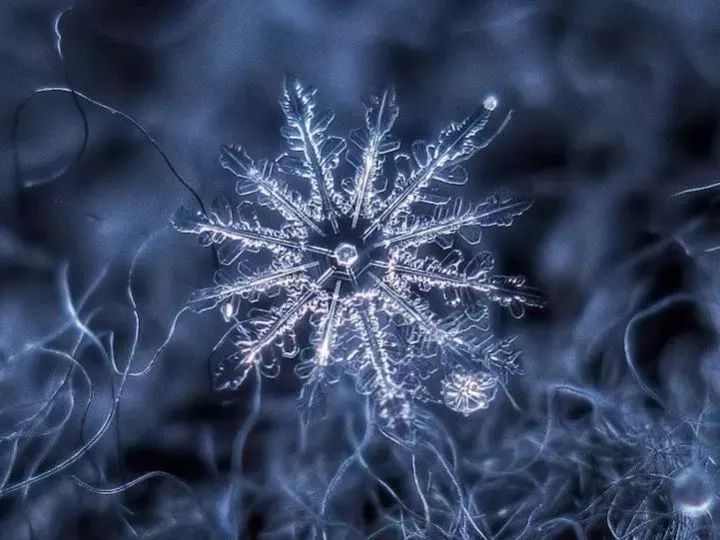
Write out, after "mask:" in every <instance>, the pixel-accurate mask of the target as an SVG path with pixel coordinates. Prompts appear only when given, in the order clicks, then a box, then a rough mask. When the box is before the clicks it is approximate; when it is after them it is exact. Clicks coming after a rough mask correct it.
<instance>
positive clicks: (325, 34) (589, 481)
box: [0, 0, 720, 539]
mask: <svg viewBox="0 0 720 540" xmlns="http://www.w3.org/2000/svg"><path fill="white" fill-rule="evenodd" d="M0 10H1V15H2V16H0V27H1V28H2V32H1V33H0V36H1V38H0V39H2V48H1V49H0V51H1V54H0V68H1V69H0V72H1V73H2V74H3V82H2V84H1V85H0V96H1V97H0V104H1V105H0V125H1V126H2V130H1V131H0V133H1V134H2V135H0V137H2V138H1V139H0V163H1V165H2V168H1V169H0V172H1V173H2V174H1V176H0V363H1V364H0V366H1V373H2V374H1V376H0V429H1V430H2V431H1V433H0V487H1V488H2V489H1V490H0V492H2V490H5V491H4V492H3V496H2V498H1V499H0V522H2V530H3V531H4V532H3V533H2V535H0V536H3V537H5V538H12V539H55V538H57V539H66V538H67V539H74V538H78V539H80V538H82V539H86V538H87V539H94V538H103V539H111V538H173V539H175V538H180V539H184V538H188V539H196V538H197V539H203V538H211V539H214V538H222V539H225V538H353V539H354V538H368V537H370V536H371V535H372V534H375V536H372V537H373V538H389V539H393V538H433V539H434V538H613V537H616V538H653V539H659V538H714V537H715V536H716V535H717V532H716V531H715V530H714V525H713V523H714V519H715V518H716V517H717V508H716V497H717V495H718V489H720V482H719V481H720V477H718V474H717V460H718V459H720V456H718V455H717V454H718V452H719V450H720V448H718V436H719V435H720V432H719V431H718V428H719V427H720V423H719V422H720V416H719V415H718V392H720V378H719V373H720V363H719V362H720V358H719V357H718V348H717V347H718V324H719V323H720V312H719V311H718V305H717V298H716V296H717V294H716V289H717V285H718V283H717V278H718V265H717V263H718V260H719V259H718V258H719V257H720V251H719V252H715V251H714V249H715V248H717V247H718V246H720V227H719V226H720V222H719V221H720V220H719V218H718V215H720V214H718V208H717V206H718V205H719V204H720V200H719V199H718V194H719V193H720V187H718V188H713V187H712V185H713V184H714V183H716V182H719V181H720V178H718V174H717V173H718V165H719V163H718V162H719V160H720V138H719V134H720V132H719V129H718V126H719V122H720V56H719V55H718V48H719V47H720V5H719V4H718V3H717V2H715V1H710V0H707V1H704V0H692V1H685V2H682V1H679V0H656V1H654V2H643V1H639V0H638V1H633V0H611V1H605V2H593V1H590V0H544V1H542V2H529V1H513V0H503V1H469V0H467V1H466V0H458V1H456V2H441V1H433V0H420V1H413V2H410V1H404V0H392V1H383V2H380V1H375V0H357V1H355V0H351V1H347V2H332V1H329V0H323V1H321V0H315V1H310V0H268V1H266V2H250V1H237V0H232V1H226V0H174V1H140V0H122V1H120V0H93V1H89V0H88V1H79V2H76V3H75V4H71V3H68V2H60V1H44V0H35V1H33V2H29V3H28V2H13V1H10V2H5V3H4V4H3V6H2V7H1V8H0ZM63 12H64V14H63V15H62V17H59V15H60V14H61V13H63ZM288 74H291V75H294V76H297V77H298V78H300V79H301V80H303V81H304V82H306V83H308V84H312V85H315V86H316V87H318V89H319V94H318V95H319V99H320V102H321V104H322V105H324V106H329V107H332V108H334V110H335V112H336V114H337V117H336V121H335V123H334V124H333V128H332V131H333V132H334V134H338V135H343V134H345V133H347V132H348V131H349V130H351V129H353V128H355V127H359V126H360V125H361V124H362V122H363V114H364V113H363V109H362V105H361V98H363V97H365V96H367V95H368V94H371V93H373V92H376V91H377V90H378V89H379V88H381V87H383V86H385V85H387V84H389V83H392V84H394V85H395V87H396V90H397V93H398V100H399V104H400V109H401V113H400V118H399V119H398V123H397V128H396V130H395V132H396V134H397V135H398V137H399V138H400V139H401V140H403V141H404V145H405V147H406V148H407V147H408V146H409V144H410V143H411V142H412V141H414V140H416V139H421V138H432V137H434V136H435V135H436V134H437V133H438V132H439V131H440V130H441V129H442V128H443V127H444V126H445V125H446V124H447V123H448V122H449V121H450V120H459V119H461V118H463V117H464V116H465V115H467V114H468V113H470V112H471V111H472V110H474V109H475V108H476V107H477V106H479V105H480V104H481V103H482V100H483V99H484V97H485V96H486V95H487V94H490V93H493V94H495V95H496V96H498V97H499V99H500V101H501V104H502V106H503V107H505V108H512V109H513V110H514V115H513V118H512V121H511V123H510V124H509V125H508V127H507V128H506V130H505V131H504V132H503V133H502V135H501V136H500V137H499V138H498V139H497V141H496V142H495V143H494V144H493V145H492V146H491V147H490V148H488V149H487V150H485V151H483V152H482V153H481V154H480V155H479V156H478V157H476V158H475V159H474V160H472V161H471V162H470V163H469V166H468V169H469V173H470V179H471V180H470V182H469V183H468V185H467V186H465V187H464V188H462V190H461V194H462V195H463V196H465V197H467V198H468V199H470V200H479V199H480V198H481V197H483V196H485V195H489V194H491V193H492V192H494V191H496V190H498V189H508V190H511V191H513V192H516V193H518V194H521V195H523V196H525V197H528V198H531V199H533V200H534V201H535V204H534V206H533V208H532V209H531V210H530V211H529V212H527V213H526V214H525V215H524V216H523V217H522V218H521V219H519V220H517V222H516V224H515V225H514V226H513V227H512V228H509V229H505V228H503V229H502V230H495V231H490V232H489V233H488V234H487V235H486V237H485V238H486V240H485V243H486V245H487V246H488V247H489V248H490V250H491V251H492V252H493V253H494V254H495V256H496V259H497V261H498V268H499V270H500V271H502V272H504V273H509V274H523V275H525V276H527V278H528V281H529V282H530V283H531V284H532V285H533V286H536V287H538V288H539V289H541V290H542V291H543V292H544V293H545V295H546V296H547V299H548V306H547V307H546V308H545V309H543V310H532V311H530V312H528V314H527V315H526V316H525V317H524V318H523V319H520V320H515V319H513V318H512V317H509V316H508V315H507V314H503V313H498V314H497V317H496V321H495V322H496V325H497V328H498V332H499V333H500V334H502V335H506V336H509V335H517V336H518V343H519V344H520V347H521V348H522V349H523V350H524V351H525V354H524V358H523V366H524V369H525V375H524V376H523V377H518V378H516V380H514V381H513V383H512V385H511V386H512V391H513V396H514V397H515V398H516V400H517V402H518V408H519V410H517V409H516V408H514V407H512V406H511V404H510V403H509V402H508V400H507V399H505V398H504V397H502V396H500V397H499V398H498V400H497V402H496V403H494V404H493V406H492V407H491V408H490V409H489V410H487V411H483V412H481V413H479V414H476V415H472V416H470V417H467V418H466V417H462V416H459V415H451V414H446V413H442V412H439V411H432V412H431V413H429V414H431V415H432V420H429V422H430V423H431V424H433V425H435V423H436V424H437V427H436V428H435V429H434V430H433V433H434V434H435V438H436V440H435V441H434V442H433V444H430V443H428V445H427V446H426V448H425V449H424V450H423V451H422V452H420V453H419V454H418V455H417V459H415V456H411V454H410V453H409V452H408V451H407V450H406V449H403V448H400V447H398V446H397V445H395V443H392V442H391V441H389V440H388V439H386V438H384V437H382V436H381V435H379V434H377V433H376V432H374V431H373V429H372V425H371V422H370V421H369V420H368V417H367V415H366V411H365V404H364V402H363V400H362V398H361V397H359V396H357V395H355V394H354V392H352V391H351V390H349V389H348V388H346V387H344V386H342V385H339V386H338V387H336V391H335V394H334V395H333V396H331V401H330V404H329V409H330V413H329V415H328V417H327V418H326V419H325V420H324V421H322V422H318V423H316V424H314V425H313V426H312V428H311V429H310V431H305V430H302V429H300V428H299V427H298V422H297V407H296V402H295V397H296V396H297V393H298V391H299V386H300V385H299V383H298V382H297V381H296V380H295V378H294V377H293V376H292V371H291V370H290V369H286V370H285V374H286V375H287V376H285V375H283V376H281V377H280V378H279V379H274V380H264V381H262V383H258V382H257V381H256V380H248V381H247V382H246V383H245V385H244V386H243V387H241V388H240V390H238V391H237V392H234V393H233V392H214V391H213V390H212V386H211V381H210V376H209V367H208V366H209V364H210V352H211V350H212V347H213V345H214V343H215V342H216V341H217V340H218V338H219V337H220V336H221V335H222V333H223V332H224V330H225V327H224V324H223V321H222V319H221V318H220V316H219V315H218V314H217V313H207V314H203V315H183V316H182V317H180V318H179V319H178V320H177V326H176V328H175V333H174V335H173V338H172V340H170V342H169V343H168V344H167V346H166V347H165V348H164V349H163V351H162V353H161V354H160V355H159V357H158V359H157V362H156V363H154V364H153V366H152V369H150V370H149V371H148V373H147V374H145V375H143V376H137V377H130V378H129V379H128V380H127V381H126V383H123V382H122V373H123V370H124V368H125V367H126V362H127V358H128V357H129V356H130V355H131V354H133V353H134V354H133V356H132V357H133V359H134V360H133V362H134V364H133V366H132V370H133V371H134V370H142V368H143V367H145V366H147V365H149V364H150V363H151V362H152V359H153V355H154V352H155V351H156V350H157V349H158V347H160V346H161V345H163V342H164V340H165V339H166V337H167V335H168V332H169V330H170V328H171V326H172V325H173V321H174V318H175V316H176V314H177V312H178V310H180V309H181V307H182V305H183V303H184V301H185V299H186V298H187V295H188V293H189V292H190V291H191V290H193V289H195V288H197V287H200V286H204V285H207V284H208V283H209V281H210V280H211V278H212V273H213V270H214V262H213V259H212V252H211V251H210V250H208V249H203V248H201V247H200V246H198V245H197V244H196V243H195V242H194V240H193V239H192V238H189V237H187V236H185V235H181V234H178V233H177V232H174V231H173V230H172V227H171V225H170V220H171V217H172V215H173V213H174V212H175V210H176V209H177V208H178V207H179V206H182V205H188V206H191V207H197V204H198V202H197V198H199V199H200V200H201V201H203V202H204V203H208V202H209V201H210V200H211V199H212V197H213V196H214V195H215V194H216V193H218V192H225V193H232V190H233V181H232V178H231V177H230V175H229V174H228V173H227V171H225V170H223V169H222V168H221V167H220V166H219V164H218V155H219V148H220V145H221V144H223V143H241V144H243V145H246V146H247V148H248V149H249V150H250V151H251V152H252V153H253V155H254V156H267V157H273V156H276V155H277V154H279V153H280V152H281V151H283V141H282V138H281V136H280V134H279V129H280V127H281V125H282V112H281V110H280V107H279V105H278V99H279V96H280V93H281V87H282V81H283V79H284V77H285V76H286V75H288ZM53 87H63V88H69V87H72V88H74V89H75V90H76V91H77V92H80V93H82V94H83V95H84V96H86V97H88V98H91V99H92V100H96V101H97V102H99V103H100V105H98V103H95V104H93V103H91V102H89V101H88V100H87V99H84V98H81V97H78V96H76V95H73V94H72V93H70V92H64V91H60V92H49V91H48V92H41V93H38V94H35V95H33V94H34V92H36V91H37V90H38V89H42V88H53ZM119 113H122V114H119ZM123 115H127V116H123ZM171 167H172V168H174V170H173V169H171ZM181 180H182V181H181ZM183 182H185V184H183ZM703 186H710V187H707V189H699V188H702V187H703ZM134 257H136V259H135V266H134V271H133V273H132V291H133V298H134V300H135V302H136V306H137V308H136V311H135V312H136V313H137V320H138V321H139V322H138V323H137V329H138V332H137V339H135V328H136V327H135V324H136V323H135V316H134V312H133V309H132V304H131V302H130V298H129V297H128V276H129V272H130V266H131V264H132V261H133V258H134ZM110 332H112V337H110ZM111 339H112V340H114V347H113V348H112V350H115V355H116V358H109V357H108V353H107V351H108V350H110V349H109V348H108V344H109V340H111ZM133 343H136V345H135V346H133ZM113 362H115V365H116V367H117V368H118V369H117V371H118V373H119V374H116V375H112V372H111V370H110V369H109V367H111V366H112V365H113ZM75 363H79V364H80V365H81V368H82V369H81V368H80V367H77V366H75ZM73 366H75V367H73ZM260 384H261V386H262V388H261V389H260ZM119 388H121V390H122V392H121V399H120V400H119V402H118V403H119V404H118V405H117V406H115V405H114V403H115V401H114V400H115V396H116V395H118V389H119ZM260 390H262V391H260ZM88 403H89V404H88ZM86 404H88V405H86ZM109 413H112V414H109ZM96 433H97V434H101V435H102V436H101V437H100V438H99V440H97V441H94V440H93V436H94V435H95V434H96ZM88 443H92V444H88ZM78 448H81V449H86V450H87V451H83V452H81V455H75V453H76V450H77V449H78ZM348 458H351V459H350V460H348ZM56 466H58V468H57V470H54V469H53V467H56ZM45 471H49V473H50V474H47V475H43V473H44V472H45ZM338 471H340V474H337V472H338ZM38 475H40V476H38ZM26 479H31V481H30V482H27V483H23V481H24V480H26ZM135 480H137V482H134V481H135ZM328 486H331V487H330V489H329V488H328ZM120 487H122V489H120ZM328 494H329V495H328Z"/></svg>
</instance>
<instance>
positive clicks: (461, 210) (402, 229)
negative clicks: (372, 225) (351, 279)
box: [374, 195, 531, 247]
mask: <svg viewBox="0 0 720 540" xmlns="http://www.w3.org/2000/svg"><path fill="white" fill-rule="evenodd" d="M530 206H531V203H529V202H527V201H523V200H521V199H517V198H515V197H513V196H511V195H503V196H497V195H493V196H492V197H489V198H488V199H487V200H486V201H485V202H483V203H480V204H478V205H477V206H474V207H473V206H472V205H469V204H467V203H465V202H464V201H463V200H462V199H456V200H455V203H454V204H453V205H452V206H450V207H447V206H440V207H438V208H436V209H435V212H434V214H433V216H432V217H427V216H420V217H418V216H413V215H409V216H407V217H406V218H405V219H404V220H402V221H400V222H399V223H396V224H393V225H388V226H386V227H383V236H384V238H383V239H382V240H381V241H379V242H376V243H375V245H374V247H389V246H391V245H393V244H398V243H400V244H403V247H410V246H417V245H420V244H425V243H428V242H432V241H433V240H438V239H439V238H440V237H444V236H448V235H453V234H455V233H459V235H460V236H461V237H462V238H463V239H464V240H466V241H467V242H468V243H469V244H477V243H478V242H479V241H480V236H481V230H482V228H484V227H492V226H509V225H511V224H512V222H513V219H514V218H515V217H517V216H519V215H521V214H523V213H524V212H525V211H526V210H527V209H528V208H530ZM440 243H441V245H442V247H450V246H451V245H452V243H451V242H445V241H442V240H441V241H440Z"/></svg>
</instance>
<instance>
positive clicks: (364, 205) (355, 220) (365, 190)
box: [175, 79, 541, 425]
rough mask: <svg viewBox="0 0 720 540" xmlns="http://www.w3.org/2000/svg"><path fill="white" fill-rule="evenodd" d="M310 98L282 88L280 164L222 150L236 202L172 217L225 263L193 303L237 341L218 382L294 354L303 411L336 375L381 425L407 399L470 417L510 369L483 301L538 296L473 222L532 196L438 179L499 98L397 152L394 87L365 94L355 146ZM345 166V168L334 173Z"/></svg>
mask: <svg viewBox="0 0 720 540" xmlns="http://www.w3.org/2000/svg"><path fill="white" fill-rule="evenodd" d="M315 94H316V91H315V89H314V88H312V87H307V86H304V85H303V84H302V83H300V82H299V81H297V80H294V79H289V80H287V81H286V82H285V86H284V91H283V96H282V99H281V101H280V104H281V106H282V110H283V113H284V116H285V125H284V126H283V127H282V130H281V133H282V135H283V137H284V138H285V139H286V142H287V147H288V152H287V153H285V154H283V155H281V156H280V157H279V158H278V159H276V160H274V161H267V160H259V161H256V160H254V159H253V158H251V157H250V155H249V154H248V152H247V151H246V149H245V148H244V147H241V146H230V145H228V146H224V147H223V149H222V154H221V158H220V162H221V164H222V166H223V167H224V168H225V169H227V170H228V171H230V172H231V173H232V174H233V175H234V176H235V177H236V180H237V185H236V189H235V191H236V193H237V194H238V196H239V198H240V202H239V203H236V204H235V205H232V204H230V203H229V202H228V201H227V200H226V199H225V198H224V197H217V198H216V199H215V200H214V201H213V206H212V210H211V211H210V212H209V213H208V214H207V215H205V214H203V213H192V212H190V211H188V210H181V211H180V212H179V213H178V214H177V216H176V219H175V226H176V227H177V229H179V230H180V231H182V232H185V233H191V234H196V235H198V236H199V239H200V242H201V243H202V244H203V245H206V246H209V245H212V244H215V245H216V249H217V254H218V259H219V261H220V263H221V264H222V265H224V266H226V267H228V268H229V269H230V270H231V271H227V270H220V271H218V273H217V276H216V279H215V282H216V283H215V285H214V286H212V287H209V288H207V289H202V290H199V291H197V292H196V293H194V294H193V295H192V296H191V298H190V299H189V303H190V305H191V306H193V307H194V308H196V309H197V310H198V311H203V310H206V309H211V308H219V310H220V312H221V314H222V316H223V317H224V318H225V320H226V321H227V322H228V323H230V324H231V325H232V328H231V331H230V332H229V333H228V334H227V335H228V336H230V339H231V342H232V345H233V350H232V353H231V354H230V355H229V356H228V357H227V358H225V359H224V360H223V361H222V362H221V363H220V364H219V366H218V368H217V370H216V373H215V377H216V383H217V386H218V387H219V388H230V389H235V388H237V387H238V386H239V385H240V384H241V383H242V382H243V380H244V379H245V378H246V377H247V375H248V373H249V372H250V371H251V370H253V369H255V368H258V369H259V370H260V371H261V372H262V373H263V374H265V375H268V376H274V375H277V373H278V372H279V362H278V357H279V356H282V357H287V358H297V359H298V360H297V363H296V366H295V371H296V373H297V375H298V376H299V377H301V378H302V379H303V380H304V381H305V386H304V388H303V392H302V396H301V397H302V398H303V400H304V403H305V405H306V406H309V407H312V406H313V405H315V404H317V403H318V402H320V401H322V395H323V388H324V386H325V385H327V384H332V383H333V382H335V381H337V380H338V378H339V377H340V375H341V374H342V373H343V372H344V373H348V374H350V375H352V376H353V377H354V379H355V381H356V387H357V389H358V391H359V392H361V393H362V394H367V395H371V396H372V397H373V398H374V402H375V403H376V404H377V409H378V413H379V416H380V417H381V418H383V419H384V420H385V422H386V423H387V424H388V425H397V424H398V423H404V422H406V421H407V420H409V419H410V417H411V415H412V403H413V402H414V401H432V402H443V403H445V405H447V406H448V407H449V408H451V409H454V410H456V411H459V412H461V413H464V414H468V413H471V412H473V411H476V410H479V409H485V408H487V407H488V405H489V403H490V401H492V400H493V398H494V397H495V395H496V392H497V388H498V385H503V384H504V382H505V381H506V379H507V376H508V374H511V373H518V372H519V371H520V366H519V363H518V356H519V352H518V351H516V350H515V349H514V347H513V345H512V339H497V338H495V337H494V336H493V334H492V332H491V331H490V327H489V320H488V317H489V316H488V305H487V304H488V302H495V303H498V304H500V305H502V306H504V307H507V308H509V309H510V310H511V311H512V313H513V314H515V315H516V316H520V315H522V313H523V309H524V307H525V306H527V305H530V306H535V305H539V304H540V302H541V300H540V297H539V296H538V295H537V294H536V293H534V292H533V291H532V290H530V289H528V288H526V287H525V282H524V279H523V278H521V277H515V276H504V275H497V274H495V273H494V272H493V266H494V264H493V259H492V257H491V256H490V254H489V253H486V252H478V250H477V245H478V243H479V241H480V237H481V231H482V229H483V228H486V227H493V226H508V225H510V224H511V223H512V222H513V219H514V218H515V217H517V216H519V215H520V214H522V213H523V212H525V211H526V210H527V209H528V208H529V206H530V203H529V202H528V201H524V200H521V199H519V198H516V197H514V196H512V195H509V194H506V193H503V194H497V195H493V196H491V197H488V198H487V199H486V200H484V201H483V202H480V203H475V204H471V203H468V202H466V201H464V200H463V199H461V198H455V199H453V198H451V197H450V196H448V195H447V194H446V193H445V192H444V190H443V189H441V188H442V187H443V186H447V185H451V186H453V185H462V184H464V183H465V182H466V181H467V173H466V171H465V169H464V168H463V166H462V164H463V162H464V161H466V160H468V159H469V158H471V157H472V156H473V155H474V154H475V153H476V152H477V151H478V150H481V149H482V148H485V147H486V146H487V145H488V144H489V143H490V141H491V140H492V139H493V138H494V136H495V135H497V134H498V133H499V132H500V131H501V129H502V128H503V127H504V125H505V124H506V123H507V120H508V119H509V114H508V115H507V116H506V117H505V119H504V120H503V121H502V122H500V124H499V126H498V127H497V128H496V129H494V130H489V129H486V128H487V124H488V122H489V121H490V120H491V112H492V111H493V110H495V109H496V108H497V107H498V100H497V98H495V97H494V96H490V97H487V98H486V99H485V100H484V102H483V105H482V107H480V109H479V110H478V111H477V112H476V113H475V114H473V115H471V116H469V117H468V118H466V119H465V120H463V121H462V122H459V123H451V124H450V125H449V126H448V127H447V128H446V129H444V130H443V131H442V132H441V133H440V135H439V137H438V138H437V140H436V141H434V142H432V143H429V144H428V143H425V142H415V143H414V144H413V145H412V150H411V152H410V154H405V153H402V152H400V151H399V149H400V142H399V141H398V140H397V139H395V137H393V135H392V134H391V131H392V128H393V124H394V123H395V120H396V118H397V116H398V107H397V105H396V98H395V93H394V91H393V89H391V88H389V89H386V90H385V91H384V92H382V93H381V94H380V95H378V96H375V97H373V98H371V99H370V100H368V102H367V103H366V105H365V108H366V114H365V126H364V128H363V129H359V130H355V131H353V132H352V133H351V134H350V137H349V147H348V142H346V140H345V139H343V138H339V137H334V136H330V135H328V128H329V126H330V124H331V122H332V120H333V114H332V113H331V112H321V111H319V110H318V107H317V103H316V98H315ZM343 157H344V158H345V160H343ZM344 161H346V162H347V163H346V164H344ZM346 166H347V168H348V170H349V172H350V174H349V175H348V176H344V175H342V174H341V173H340V170H341V169H343V168H345V167H346ZM268 218H271V219H268ZM268 223H270V224H268ZM466 252H470V253H471V255H470V256H469V257H468V256H466ZM263 254H264V255H265V259H264V261H265V262H261V261H263V258H262V257H263ZM238 261H242V262H240V263H238ZM273 299H278V300H275V301H273ZM241 305H246V306H247V308H246V309H244V310H243V311H242V317H240V316H239V313H240V311H239V308H240V306H241ZM305 321H306V322H305ZM278 353H279V354H278Z"/></svg>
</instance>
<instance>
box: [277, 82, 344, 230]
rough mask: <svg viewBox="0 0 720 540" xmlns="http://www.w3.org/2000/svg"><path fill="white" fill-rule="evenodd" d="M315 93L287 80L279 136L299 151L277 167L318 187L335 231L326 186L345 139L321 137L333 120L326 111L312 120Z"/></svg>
mask: <svg viewBox="0 0 720 540" xmlns="http://www.w3.org/2000/svg"><path fill="white" fill-rule="evenodd" d="M315 93H316V90H315V88H313V87H309V88H305V87H304V86H303V85H302V83H300V81H298V80H296V79H288V80H286V81H285V89H284V95H283V100H282V101H281V105H282V108H283V112H284V113H285V117H286V119H287V123H288V125H287V126H286V127H285V128H284V129H283V135H284V136H285V138H286V139H287V140H288V143H289V145H290V149H291V150H292V151H296V152H300V153H301V154H302V156H303V157H302V159H301V160H299V162H297V161H296V160H293V159H292V158H291V159H285V160H284V162H285V164H284V165H281V167H282V168H283V169H284V170H286V171H288V172H290V173H292V174H296V175H298V176H301V177H304V178H307V179H308V180H310V181H311V183H312V184H313V186H315V187H316V188H317V189H318V192H319V193H320V199H321V202H322V207H323V215H324V216H327V218H328V219H329V220H330V224H331V226H332V229H333V231H334V232H337V231H338V224H337V218H336V216H335V207H334V206H333V202H332V199H331V197H330V193H329V189H330V186H332V183H333V177H332V170H333V169H334V168H335V167H336V166H337V163H338V160H339V156H340V154H341V153H342V152H343V151H344V150H345V141H344V140H343V139H340V138H337V137H327V138H326V137H325V131H326V130H327V127H328V126H329V125H330V122H332V120H333V115H332V114H330V113H328V114H326V115H324V116H322V117H321V118H320V119H319V120H317V119H315V107H316V102H315Z"/></svg>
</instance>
